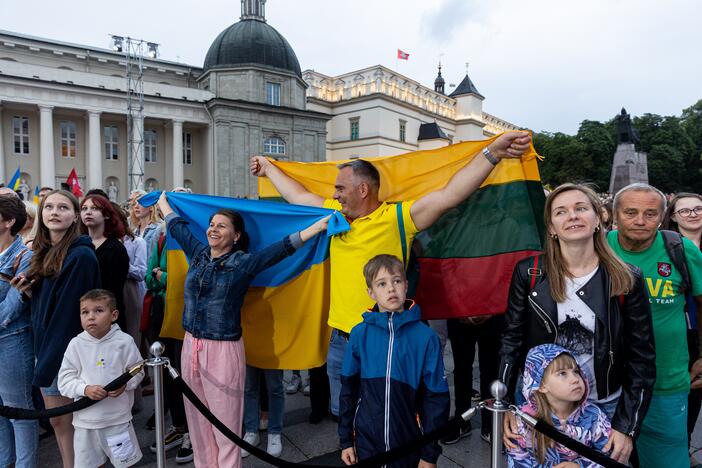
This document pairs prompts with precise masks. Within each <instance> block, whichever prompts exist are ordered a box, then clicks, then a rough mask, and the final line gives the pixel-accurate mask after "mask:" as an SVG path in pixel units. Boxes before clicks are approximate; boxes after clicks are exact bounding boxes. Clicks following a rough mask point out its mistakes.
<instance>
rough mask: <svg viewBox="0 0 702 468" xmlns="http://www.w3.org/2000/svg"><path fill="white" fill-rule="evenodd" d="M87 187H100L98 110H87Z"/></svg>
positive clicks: (100, 154) (100, 166) (100, 157)
mask: <svg viewBox="0 0 702 468" xmlns="http://www.w3.org/2000/svg"><path fill="white" fill-rule="evenodd" d="M85 163H86V168H87V171H86V172H87V176H88V183H87V186H88V188H102V187H103V186H104V185H105V182H104V181H103V180H102V148H101V146H100V112H97V111H88V154H87V158H86V159H85Z"/></svg>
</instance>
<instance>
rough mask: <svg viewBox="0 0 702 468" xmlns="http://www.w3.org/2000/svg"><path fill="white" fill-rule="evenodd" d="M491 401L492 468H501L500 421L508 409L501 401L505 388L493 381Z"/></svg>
mask: <svg viewBox="0 0 702 468" xmlns="http://www.w3.org/2000/svg"><path fill="white" fill-rule="evenodd" d="M490 393H491V394H492V396H493V398H494V400H493V401H492V404H491V406H492V409H491V411H492V441H491V442H492V468H502V421H503V419H504V416H505V411H507V409H508V405H507V403H505V402H504V401H503V400H502V399H503V398H504V397H505V396H506V395H507V386H506V385H505V384H503V383H502V382H500V381H499V380H495V381H494V382H493V383H492V384H491V385H490Z"/></svg>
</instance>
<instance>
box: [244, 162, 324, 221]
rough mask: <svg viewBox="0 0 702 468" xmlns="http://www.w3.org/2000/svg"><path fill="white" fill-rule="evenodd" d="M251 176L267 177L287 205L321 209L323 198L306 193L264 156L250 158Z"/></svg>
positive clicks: (303, 188) (300, 185) (304, 189)
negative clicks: (292, 204)
mask: <svg viewBox="0 0 702 468" xmlns="http://www.w3.org/2000/svg"><path fill="white" fill-rule="evenodd" d="M251 175H255V176H256V177H268V178H269V179H270V180H271V182H272V183H273V185H274V186H275V188H276V190H278V192H280V194H281V195H282V196H283V198H285V201H287V202H288V203H294V204H295V205H306V206H316V207H320V208H321V207H322V205H323V204H324V198H322V197H320V196H319V195H316V194H314V193H312V192H310V191H308V190H307V189H306V188H305V187H303V186H302V184H300V183H299V182H298V181H296V180H295V179H293V178H291V177H288V176H287V175H286V174H285V173H283V171H281V170H280V169H278V168H277V167H275V165H273V164H272V163H271V162H270V161H269V160H268V158H266V157H265V156H254V157H252V158H251Z"/></svg>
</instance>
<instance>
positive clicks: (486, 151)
mask: <svg viewBox="0 0 702 468" xmlns="http://www.w3.org/2000/svg"><path fill="white" fill-rule="evenodd" d="M483 156H485V159H487V160H488V162H489V163H490V164H492V165H493V166H497V163H499V162H500V161H498V160H497V158H495V156H493V155H492V153H491V152H490V150H489V149H488V147H487V146H486V147H485V148H483Z"/></svg>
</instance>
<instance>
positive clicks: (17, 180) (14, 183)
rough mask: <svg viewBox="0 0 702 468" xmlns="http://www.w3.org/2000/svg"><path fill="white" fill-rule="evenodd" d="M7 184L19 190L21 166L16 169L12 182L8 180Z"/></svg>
mask: <svg viewBox="0 0 702 468" xmlns="http://www.w3.org/2000/svg"><path fill="white" fill-rule="evenodd" d="M7 186H8V187H9V188H11V189H12V190H15V191H17V190H19V186H20V168H19V166H17V170H16V171H15V174H14V175H13V176H12V179H10V182H8V184H7Z"/></svg>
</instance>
